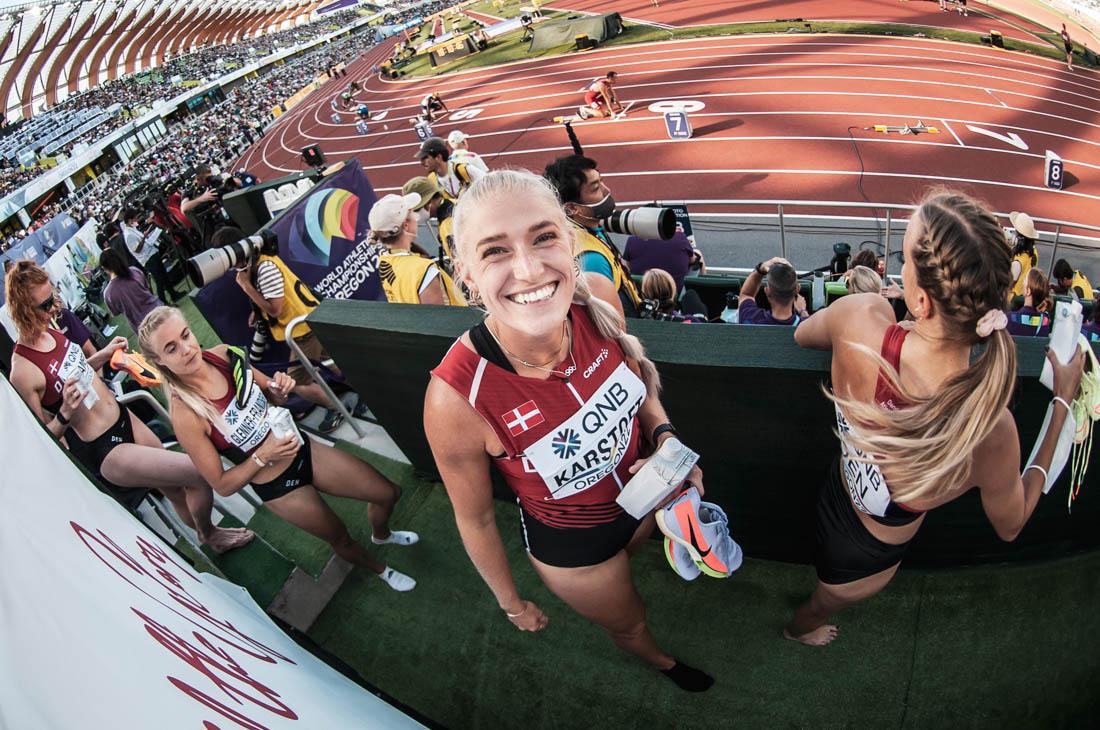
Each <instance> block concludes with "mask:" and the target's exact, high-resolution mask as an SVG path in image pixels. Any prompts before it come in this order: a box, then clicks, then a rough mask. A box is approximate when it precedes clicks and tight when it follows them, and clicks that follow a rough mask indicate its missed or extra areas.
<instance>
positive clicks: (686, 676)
mask: <svg viewBox="0 0 1100 730" xmlns="http://www.w3.org/2000/svg"><path fill="white" fill-rule="evenodd" d="M661 674H663V675H665V676H666V677H668V678H669V679H671V680H672V681H673V682H675V683H676V686H677V687H679V688H680V689H682V690H684V691H685V692H706V691H707V690H708V689H710V686H711V685H712V684H714V677H712V676H710V675H709V674H707V673H706V672H704V671H703V670H701V669H696V668H695V667H689V666H688V665H687V664H684V663H683V662H681V661H679V660H677V662H676V663H675V664H673V665H672V666H671V667H669V668H668V669H662V670H661Z"/></svg>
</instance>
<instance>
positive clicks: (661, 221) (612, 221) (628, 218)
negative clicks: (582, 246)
mask: <svg viewBox="0 0 1100 730" xmlns="http://www.w3.org/2000/svg"><path fill="white" fill-rule="evenodd" d="M600 225H601V226H603V228H604V229H605V230H608V231H611V232H612V233H621V234H623V235H625V236H637V237H638V238H646V239H650V240H653V239H656V240H661V241H667V240H669V239H670V238H672V237H673V236H674V235H676V214H675V213H673V212H672V209H671V208H630V209H625V210H616V211H615V212H614V213H612V214H611V215H609V216H607V217H606V218H604V219H603V220H602V221H600Z"/></svg>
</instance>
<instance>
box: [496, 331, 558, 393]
mask: <svg viewBox="0 0 1100 730" xmlns="http://www.w3.org/2000/svg"><path fill="white" fill-rule="evenodd" d="M485 329H487V330H489V334H490V335H492V337H493V340H494V341H495V342H496V343H497V345H499V346H500V349H501V350H503V351H504V354H505V355H507V356H508V357H510V358H511V359H513V360H515V361H516V362H518V363H520V364H521V365H523V366H524V367H528V368H532V369H534V370H542V371H543V372H546V373H550V374H551V375H557V376H558V377H559V378H561V379H562V380H564V381H565V382H566V383H568V382H569V376H570V375H572V374H573V373H575V372H576V371H577V361H576V360H575V359H574V358H573V342H572V341H570V342H569V360H570V362H571V363H572V364H571V365H570V366H569V367H567V368H566V369H565V370H554V369H553V368H548V367H546V366H547V365H549V364H550V363H552V362H556V361H557V359H558V357H557V354H558V353H559V352H561V350H562V346H564V345H565V338H566V337H567V336H568V334H569V326H568V324H566V326H565V327H563V328H562V331H561V342H560V343H558V349H557V351H555V353H554V357H552V358H550V359H549V360H547V361H546V362H544V363H543V364H542V365H538V364H536V363H533V362H527V361H526V360H524V359H523V358H522V357H520V356H519V355H517V354H515V353H514V352H512V351H511V350H509V349H508V348H507V347H505V346H504V343H503V342H501V341H500V338H499V337H497V333H496V332H493V328H492V327H490V326H489V323H488V322H486V323H485Z"/></svg>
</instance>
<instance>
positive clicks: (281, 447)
mask: <svg viewBox="0 0 1100 730" xmlns="http://www.w3.org/2000/svg"><path fill="white" fill-rule="evenodd" d="M138 337H139V339H140V340H141V349H142V351H143V352H144V353H145V356H146V357H147V358H148V359H149V362H150V363H153V364H154V366H155V367H157V368H158V369H159V370H160V371H161V377H162V378H163V379H164V383H165V391H166V392H167V394H168V398H169V401H170V407H171V411H170V412H171V415H172V428H173V429H174V430H175V432H176V438H177V439H179V442H180V445H181V446H182V447H183V448H184V450H185V451H186V452H187V455H188V456H189V457H191V461H192V462H194V465H195V468H196V469H198V471H199V473H201V474H202V475H203V477H205V478H206V481H208V482H210V484H211V485H213V487H214V489H215V490H216V491H217V492H218V494H220V495H222V496H229V495H230V494H233V493H235V492H237V491H239V490H240V489H242V488H243V487H244V486H245V485H246V484H248V483H249V482H251V483H252V486H253V489H254V490H255V491H256V494H257V495H258V496H259V497H260V499H262V500H263V501H264V504H266V505H267V508H268V509H270V510H271V511H272V512H274V513H275V514H276V515H278V516H279V517H281V518H283V519H284V520H286V521H287V522H289V523H290V524H292V525H294V526H295V527H299V528H301V529H303V530H305V531H306V532H308V533H309V534H311V535H314V536H316V537H319V538H320V539H322V540H324V541H325V542H327V543H328V544H329V545H330V546H331V547H332V549H333V551H334V552H335V553H336V554H337V555H339V556H340V557H341V558H343V559H344V560H347V561H348V562H350V563H354V564H355V565H359V566H362V567H364V568H368V569H369V570H372V571H374V572H375V573H376V574H378V577H379V578H381V579H382V580H383V581H385V582H386V583H387V584H388V585H389V586H390V587H391V588H393V589H394V590H396V591H409V590H412V589H413V588H414V587H415V586H416V581H414V580H413V579H412V578H410V577H409V576H407V575H404V574H402V573H399V572H397V571H396V570H394V569H393V568H388V567H386V566H385V565H383V564H382V563H380V562H378V561H377V560H375V559H374V558H372V557H371V556H370V554H369V553H368V552H367V551H366V550H365V549H364V548H363V546H362V545H360V544H359V543H358V542H356V541H355V540H354V539H353V538H352V537H351V535H349V534H348V530H347V527H345V526H344V523H343V522H341V521H340V518H339V517H338V516H337V515H336V513H335V512H333V511H332V508H331V507H329V506H328V504H327V503H326V502H325V501H324V500H323V499H321V496H320V494H318V492H324V493H325V494H331V495H333V496H336V497H347V498H349V499H359V500H362V501H364V502H370V522H371V527H372V528H373V535H372V538H371V539H372V542H374V543H375V544H385V543H394V544H397V545H412V544H413V543H415V542H416V541H417V540H418V537H417V535H416V533H414V532H391V531H390V528H389V519H390V513H391V512H393V506H394V504H396V503H397V498H398V497H399V496H400V494H401V492H400V490H399V489H398V487H397V485H395V484H393V483H392V482H390V481H389V480H388V479H386V478H385V477H384V476H382V475H381V474H379V473H378V472H377V471H375V470H374V468H372V467H371V466H370V465H369V464H366V463H364V462H363V461H360V460H359V459H356V458H355V457H354V456H352V455H351V454H348V453H345V452H343V451H338V450H336V449H334V448H332V447H331V446H325V445H322V444H314V443H312V442H311V440H310V439H309V438H308V437H306V438H304V439H303V441H304V444H303V445H302V446H300V447H299V444H298V439H297V437H296V436H295V435H294V434H291V435H288V436H284V437H283V438H277V437H276V436H275V434H273V433H271V426H270V423H269V419H268V413H267V410H268V398H270V399H271V400H273V401H275V402H276V403H282V402H284V401H285V400H286V396H287V393H289V392H290V391H291V390H292V389H293V388H294V380H293V379H292V378H291V377H290V376H289V375H287V374H286V373H276V374H275V377H274V378H268V377H267V376H266V375H264V374H263V373H261V372H260V371H259V370H256V369H255V368H251V378H249V377H248V374H247V372H246V373H241V372H240V366H241V364H242V361H241V360H238V359H237V358H236V357H235V353H234V352H233V351H231V349H230V348H229V347H228V346H227V345H218V346H217V347H214V348H212V349H210V350H205V351H204V350H203V349H202V348H201V347H200V346H199V343H198V341H197V340H196V339H195V337H194V335H193V334H192V332H191V328H190V327H189V326H188V324H187V321H186V320H185V319H184V317H183V314H182V313H181V312H180V311H179V310H178V309H176V308H175V307H157V308H156V309H154V310H153V311H152V312H150V313H149V314H148V315H146V317H145V319H144V320H143V321H142V323H141V330H140V332H139V333H138ZM221 455H224V456H225V457H226V458H227V459H229V460H230V461H232V462H233V464H234V466H232V467H230V468H229V469H225V468H224V467H223V466H222V460H221Z"/></svg>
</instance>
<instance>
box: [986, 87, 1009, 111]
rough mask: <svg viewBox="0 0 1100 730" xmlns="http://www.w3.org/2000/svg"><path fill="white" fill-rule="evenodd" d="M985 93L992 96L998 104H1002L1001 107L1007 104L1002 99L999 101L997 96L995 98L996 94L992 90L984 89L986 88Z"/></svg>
mask: <svg viewBox="0 0 1100 730" xmlns="http://www.w3.org/2000/svg"><path fill="white" fill-rule="evenodd" d="M997 91H1001V89H997ZM985 93H987V94H989V95H990V96H992V97H993V99H994V100H995V101H996V102H997V103H998V104H1000V105H1001V106H1003V107H1007V106H1008V104H1005V103H1004V102H1003V101H1001V100H1000V99H999V98H997V95H996V94H994V93H993V92H992V91H990V90H989V89H986V90H985ZM1001 93H1002V94H1003V93H1006V92H1004V91H1001ZM1007 93H1011V92H1007Z"/></svg>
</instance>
